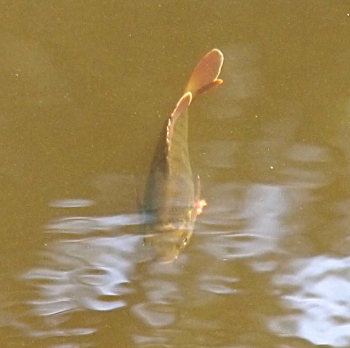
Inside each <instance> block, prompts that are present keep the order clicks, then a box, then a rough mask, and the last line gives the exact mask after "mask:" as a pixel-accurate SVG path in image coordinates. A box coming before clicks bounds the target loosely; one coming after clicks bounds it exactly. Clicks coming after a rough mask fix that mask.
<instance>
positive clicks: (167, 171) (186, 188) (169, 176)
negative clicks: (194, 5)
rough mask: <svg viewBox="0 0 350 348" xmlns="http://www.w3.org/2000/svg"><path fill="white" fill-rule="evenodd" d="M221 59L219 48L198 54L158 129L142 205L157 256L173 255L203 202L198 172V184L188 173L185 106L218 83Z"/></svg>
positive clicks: (171, 257)
mask: <svg viewBox="0 0 350 348" xmlns="http://www.w3.org/2000/svg"><path fill="white" fill-rule="evenodd" d="M222 63H223V55H222V53H221V52H220V51H219V50H217V49H214V50H212V51H210V52H209V53H208V54H207V55H206V56H205V57H203V58H202V60H201V61H200V62H199V63H198V65H197V66H196V68H195V69H194V71H193V73H192V75H191V78H190V80H189V82H188V84H187V87H186V90H185V94H184V95H183V96H182V97H181V98H180V100H179V102H178V103H177V105H176V107H175V110H174V111H173V113H172V114H171V116H170V117H169V119H168V120H167V121H166V124H165V127H164V129H163V131H162V133H161V134H160V139H159V141H158V145H157V148H156V152H155V154H154V157H153V162H152V165H151V171H150V174H149V177H148V181H147V186H146V192H145V198H144V204H143V211H144V216H145V221H144V226H145V233H146V237H145V243H146V244H147V245H151V246H152V247H153V249H154V251H155V253H156V259H157V260H159V261H163V262H171V261H173V260H175V259H176V258H177V256H178V254H179V252H180V251H181V250H182V249H183V248H184V247H185V246H186V244H187V243H188V241H189V239H190V237H191V235H192V232H193V227H194V222H195V219H196V216H197V215H198V214H200V213H201V211H202V208H203V206H204V205H205V202H204V201H201V200H200V197H199V193H200V192H199V188H200V184H199V177H198V179H197V184H196V185H195V184H194V182H193V178H192V170H191V165H190V161H189V156H188V147H187V133H188V131H187V129H188V113H187V110H188V107H189V105H190V104H191V101H192V98H193V97H195V96H197V95H199V94H202V93H204V92H205V91H207V90H209V89H211V88H212V87H215V86H217V85H219V84H221V83H222V80H219V79H217V77H218V75H219V73H220V70H221V66H222Z"/></svg>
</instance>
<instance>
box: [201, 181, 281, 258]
mask: <svg viewBox="0 0 350 348" xmlns="http://www.w3.org/2000/svg"><path fill="white" fill-rule="evenodd" d="M214 191H215V192H217V193H220V199H222V200H223V201H224V202H225V205H226V211H224V210H221V213H220V215H218V211H217V210H216V209H215V207H213V208H212V209H211V208H210V206H209V207H208V212H207V214H206V217H205V218H206V219H208V220H207V221H209V222H210V220H211V219H212V222H213V221H216V222H219V220H221V221H220V222H221V223H222V224H223V225H230V226H231V228H232V227H233V226H234V225H233V224H232V222H231V220H233V219H236V227H237V231H236V233H232V232H233V231H232V230H231V231H223V232H220V231H217V232H216V233H213V234H212V235H211V236H210V238H208V240H207V242H206V243H205V244H204V245H203V248H204V249H205V250H206V251H207V252H208V253H210V254H212V255H214V256H215V257H217V258H219V259H222V260H234V259H237V258H252V257H257V256H261V255H264V254H266V253H275V252H276V251H278V243H279V240H280V238H282V237H283V235H284V234H285V233H286V232H287V231H286V228H285V227H284V225H283V221H282V218H283V217H284V214H285V213H286V211H287V209H288V201H287V197H286V192H285V189H284V188H283V187H281V186H271V185H263V184H254V185H251V186H249V187H247V188H244V187H242V188H241V192H240V195H241V206H240V207H237V204H235V200H236V199H237V194H236V195H235V194H234V191H237V186H236V185H232V186H231V187H230V185H229V184H225V188H224V190H221V189H220V188H217V190H214ZM224 191H225V192H226V194H225V195H223V194H224ZM235 196H236V197H235ZM217 199H219V198H217ZM231 202H232V203H231ZM222 208H223V207H221V209H222ZM234 209H236V210H235V211H232V210H234ZM212 216H213V218H212ZM214 216H216V217H214ZM205 218H203V219H205ZM226 219H228V221H226ZM237 222H240V224H237Z"/></svg>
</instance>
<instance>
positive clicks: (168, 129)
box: [166, 92, 192, 153]
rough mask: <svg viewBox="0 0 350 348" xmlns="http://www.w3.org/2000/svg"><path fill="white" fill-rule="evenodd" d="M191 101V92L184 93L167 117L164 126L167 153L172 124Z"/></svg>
mask: <svg viewBox="0 0 350 348" xmlns="http://www.w3.org/2000/svg"><path fill="white" fill-rule="evenodd" d="M191 101H192V93H191V92H187V93H185V94H184V95H183V96H182V97H181V98H180V100H179V101H178V103H177V105H176V107H175V109H174V111H173V113H172V114H171V116H170V117H169V119H168V123H167V127H166V143H167V146H168V153H169V151H170V144H171V138H172V136H173V132H174V125H175V122H176V120H177V119H178V118H179V116H180V115H181V114H183V113H184V112H185V110H186V109H187V108H188V107H189V106H190V104H191Z"/></svg>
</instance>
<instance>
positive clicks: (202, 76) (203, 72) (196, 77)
mask: <svg viewBox="0 0 350 348" xmlns="http://www.w3.org/2000/svg"><path fill="white" fill-rule="evenodd" d="M223 62H224V55H223V54H222V52H221V51H220V50H218V49H216V48H215V49H213V50H211V51H210V52H209V53H207V54H206V55H205V56H204V57H203V58H202V59H201V61H200V62H199V63H198V64H197V66H196V67H195V68H194V70H193V72H192V75H191V77H190V79H189V81H188V83H187V87H186V92H191V93H192V95H193V97H195V96H197V95H199V94H202V93H204V92H206V91H207V90H209V89H211V88H213V87H215V86H218V85H220V84H221V83H222V80H220V79H218V76H219V74H220V71H221V67H222V64H223Z"/></svg>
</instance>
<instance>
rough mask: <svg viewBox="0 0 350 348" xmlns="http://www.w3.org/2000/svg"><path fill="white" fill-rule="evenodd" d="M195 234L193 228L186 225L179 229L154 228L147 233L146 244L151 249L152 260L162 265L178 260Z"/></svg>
mask: <svg viewBox="0 0 350 348" xmlns="http://www.w3.org/2000/svg"><path fill="white" fill-rule="evenodd" d="M192 233H193V226H189V224H184V225H183V226H178V227H177V228H176V227H174V226H173V225H170V224H168V225H163V226H161V225H159V226H153V228H152V230H151V231H149V233H146V236H145V238H144V242H145V244H146V245H148V246H149V247H150V248H151V252H152V258H153V259H154V260H157V261H159V262H162V263H170V262H173V261H175V260H176V259H177V257H178V256H179V254H180V252H181V250H182V249H184V248H185V247H186V245H187V244H188V242H189V240H190V238H191V236H192Z"/></svg>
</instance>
